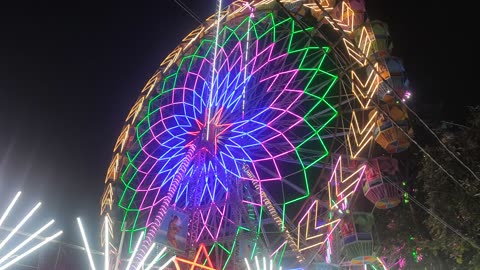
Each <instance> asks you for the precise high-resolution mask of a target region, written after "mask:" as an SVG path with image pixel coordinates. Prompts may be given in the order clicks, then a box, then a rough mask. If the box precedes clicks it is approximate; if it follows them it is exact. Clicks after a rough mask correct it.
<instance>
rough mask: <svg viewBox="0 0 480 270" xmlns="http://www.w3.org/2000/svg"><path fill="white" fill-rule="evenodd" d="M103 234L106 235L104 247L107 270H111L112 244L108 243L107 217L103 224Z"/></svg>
mask: <svg viewBox="0 0 480 270" xmlns="http://www.w3.org/2000/svg"><path fill="white" fill-rule="evenodd" d="M103 233H104V237H105V238H104V239H105V241H104V245H105V270H108V269H109V264H110V259H109V256H108V255H109V254H108V252H109V250H108V248H109V247H110V242H109V241H108V217H107V216H105V221H104V222H103Z"/></svg>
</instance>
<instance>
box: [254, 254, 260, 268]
mask: <svg viewBox="0 0 480 270" xmlns="http://www.w3.org/2000/svg"><path fill="white" fill-rule="evenodd" d="M255 265H256V266H257V269H260V264H259V263H258V258H257V256H255Z"/></svg>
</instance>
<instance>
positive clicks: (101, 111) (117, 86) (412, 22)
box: [0, 0, 475, 243]
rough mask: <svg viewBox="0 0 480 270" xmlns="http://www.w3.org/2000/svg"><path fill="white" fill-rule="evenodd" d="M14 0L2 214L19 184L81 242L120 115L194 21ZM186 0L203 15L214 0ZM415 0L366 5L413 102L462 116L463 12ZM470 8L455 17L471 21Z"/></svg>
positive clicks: (1, 83)
mask: <svg viewBox="0 0 480 270" xmlns="http://www.w3.org/2000/svg"><path fill="white" fill-rule="evenodd" d="M13 2H14V1H9V4H7V5H5V4H2V6H1V7H0V209H3V208H4V207H5V204H6V200H7V198H6V197H7V196H8V197H11V196H13V195H14V192H16V191H17V190H23V191H24V197H23V201H25V202H26V203H27V204H28V205H33V204H34V203H35V202H36V201H39V200H41V201H43V202H44V206H43V207H42V209H41V211H42V213H44V214H48V215H49V216H51V217H55V218H56V219H57V220H59V227H61V228H63V229H64V230H65V231H66V232H67V234H69V235H70V236H69V237H70V239H69V238H67V239H68V240H69V241H74V242H78V243H79V238H78V237H77V235H76V234H77V228H76V227H74V226H75V223H74V222H75V220H74V219H75V217H76V216H82V217H84V218H85V220H86V222H87V223H89V224H91V226H92V230H95V229H97V227H95V226H97V225H98V223H97V219H98V214H99V206H100V198H101V194H102V192H103V180H104V177H105V173H106V170H107V167H108V164H109V162H110V159H111V151H112V148H113V146H114V143H115V141H116V139H117V137H118V135H119V134H120V130H121V128H122V126H123V120H124V119H125V117H126V115H127V113H128V111H129V110H130V107H131V106H132V105H133V104H134V102H135V100H136V98H137V96H138V94H139V91H140V89H141V88H142V87H143V85H144V84H145V82H146V81H147V79H148V78H149V77H150V76H151V75H152V74H153V72H154V71H155V69H156V67H157V66H158V64H159V63H160V62H161V61H162V60H163V59H164V57H165V56H166V55H167V54H168V53H170V51H172V50H173V49H174V48H175V46H176V45H177V44H178V43H179V42H180V40H181V39H182V38H183V37H184V36H185V35H186V34H187V33H188V32H190V31H191V30H192V29H193V28H195V27H196V26H197V22H196V21H194V20H193V19H192V18H191V17H189V15H188V14H186V13H185V12H184V11H183V10H182V9H181V8H180V7H179V6H178V5H176V4H175V3H174V2H173V1H171V0H156V1H128V2H126V1H109V2H106V1H77V2H71V1H62V2H54V1H16V4H15V5H16V6H10V5H12V3H13ZM100 2H102V3H100ZM183 2H184V3H185V4H187V5H188V6H189V7H190V8H191V9H192V10H194V11H195V12H196V13H197V14H198V15H199V16H200V17H201V18H202V19H205V18H206V17H207V16H208V15H210V14H211V13H212V12H213V11H214V9H215V2H216V1H214V0H183ZM229 2H231V1H229ZM417 2H419V1H414V0H406V1H390V0H367V10H368V12H369V15H370V17H371V18H372V19H380V20H383V21H385V22H387V23H388V24H389V25H390V30H391V35H392V38H393V40H394V50H393V54H394V55H396V56H399V57H401V58H403V59H404V63H405V66H406V69H407V73H408V76H409V78H410V80H411V83H412V85H413V87H414V89H415V91H416V93H414V98H416V102H415V105H416V106H418V105H420V107H423V106H421V105H422V103H435V102H436V103H441V102H443V103H448V106H446V107H445V108H446V109H445V110H444V111H443V112H438V113H437V112H435V113H434V115H439V114H440V113H443V114H442V115H441V116H440V115H439V117H443V118H444V119H459V117H460V116H459V115H460V114H459V113H456V111H457V110H462V109H463V106H464V105H466V104H469V103H472V102H475V101H472V99H471V95H472V94H469V95H467V93H470V92H473V91H469V88H468V87H467V85H469V84H471V83H472V81H473V72H474V70H473V69H468V68H467V67H466V66H465V65H466V64H468V63H469V62H468V61H469V58H468V57H466V56H461V54H463V53H469V52H473V46H474V45H473V42H468V38H467V37H466V35H465V36H464V35H462V34H460V32H458V31H457V32H451V31H449V30H448V29H449V28H451V27H454V26H455V25H456V24H457V23H455V22H454V19H452V18H451V17H455V14H453V15H449V17H447V15H446V10H445V9H444V8H442V7H441V6H440V5H439V4H435V3H436V2H434V1H421V2H422V4H423V5H424V6H416V5H415V4H418V3H417ZM466 12H467V13H468V12H469V11H468V10H464V11H463V13H462V15H461V17H460V15H458V16H459V18H458V19H459V20H462V22H464V20H471V21H472V22H473V20H474V18H473V17H469V16H468V15H465V13H466ZM472 13H473V11H472ZM467 23H468V22H467ZM468 25H469V24H467V25H466V26H468ZM472 25H473V24H470V27H471V26H472ZM460 26H461V23H460ZM451 93H455V94H451ZM24 210H25V211H26V210H27V209H24ZM71 235H73V236H71Z"/></svg>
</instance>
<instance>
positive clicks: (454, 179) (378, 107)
mask: <svg viewBox="0 0 480 270" xmlns="http://www.w3.org/2000/svg"><path fill="white" fill-rule="evenodd" d="M277 2H279V0H277ZM315 3H316V4H317V6H318V7H319V8H320V9H321V10H322V11H323V12H324V13H325V14H326V16H328V17H330V19H331V22H332V23H333V24H334V25H335V27H337V28H338V29H339V31H340V32H341V34H342V37H345V36H346V34H345V32H344V31H343V29H342V28H341V27H340V26H339V25H338V24H337V22H336V21H335V20H334V19H333V17H332V16H331V15H330V14H329V13H328V12H327V11H326V10H325V9H324V8H323V7H322V6H321V4H320V3H318V0H315ZM282 7H283V5H282ZM288 14H289V16H292V15H291V14H290V12H288ZM309 37H310V35H309ZM361 55H362V56H363V57H364V58H365V60H366V61H367V62H368V64H369V65H370V66H373V65H372V62H371V60H370V59H368V58H367V57H366V56H365V55H364V53H363V52H361ZM373 70H374V71H375V73H376V74H377V75H378V76H379V78H381V79H382V80H383V82H384V83H386V84H387V86H388V88H390V89H391V90H393V87H392V86H391V85H390V83H389V82H388V81H387V80H385V79H384V78H383V77H382V76H381V75H380V73H379V71H378V70H377V69H375V68H374V69H373ZM393 93H394V94H395V95H396V97H397V98H398V97H399V96H398V94H396V93H395V91H393ZM372 101H373V100H372ZM403 104H404V105H405V107H406V108H407V110H408V111H410V112H411V113H412V115H413V116H415V117H416V118H417V119H419V120H420V122H421V123H422V124H423V126H425V127H426V128H427V130H428V131H429V132H430V133H432V134H433V135H434V136H435V138H436V139H437V141H439V142H440V144H441V145H442V146H443V148H445V149H446V150H447V152H448V153H449V154H450V155H452V156H453V157H454V158H455V159H456V160H457V161H458V162H459V163H460V164H461V165H462V166H463V167H465V168H466V169H467V170H468V171H469V172H470V173H471V174H472V175H473V176H474V177H475V178H476V179H477V180H479V181H480V179H479V178H478V176H477V175H476V174H475V173H474V172H473V171H472V170H471V169H470V168H469V167H468V166H467V165H466V164H465V163H463V162H462V161H461V160H460V159H459V158H458V157H457V156H456V155H455V154H454V153H453V152H451V150H450V149H448V148H447V146H446V145H445V144H443V142H442V141H441V140H440V138H438V136H437V135H436V134H435V133H434V132H433V130H431V128H430V127H429V126H428V125H427V124H426V123H425V122H424V121H423V120H422V119H421V118H420V117H419V116H418V115H417V114H416V113H415V112H414V111H413V110H412V109H411V108H410V107H409V106H407V105H406V104H405V103H403ZM375 105H376V107H377V109H380V110H381V111H382V112H383V113H384V114H385V115H386V116H387V117H388V118H389V120H390V121H391V122H392V123H393V124H394V125H395V126H396V127H397V128H399V129H400V130H401V131H402V132H403V133H404V134H405V135H406V136H407V138H409V139H410V140H411V141H412V142H413V143H414V144H415V145H416V146H417V147H419V148H420V150H421V151H422V152H423V153H424V154H426V155H427V156H428V157H429V158H430V159H432V161H433V162H434V163H435V164H436V165H437V166H439V167H440V169H441V170H442V171H443V172H445V173H446V174H447V175H448V176H449V177H450V178H451V179H452V180H453V181H454V182H455V183H456V184H458V185H459V186H460V187H461V188H462V189H463V190H465V191H467V190H466V189H465V187H464V186H463V185H462V184H461V183H460V182H459V181H458V180H457V179H456V178H455V177H454V176H453V175H451V174H450V173H448V172H447V170H446V169H445V168H443V167H442V166H441V165H440V163H438V162H437V161H436V160H434V159H433V157H432V156H431V155H430V154H428V153H427V152H426V150H425V149H424V148H422V147H421V146H420V145H419V144H418V143H417V142H416V141H415V140H413V138H412V137H411V136H409V135H408V134H407V133H406V132H405V131H404V130H403V129H402V128H400V127H399V126H398V124H397V123H395V121H393V119H391V117H390V115H388V114H386V113H385V111H384V110H383V109H381V108H380V106H379V105H378V104H376V103H375ZM465 185H467V186H469V185H468V184H465Z"/></svg>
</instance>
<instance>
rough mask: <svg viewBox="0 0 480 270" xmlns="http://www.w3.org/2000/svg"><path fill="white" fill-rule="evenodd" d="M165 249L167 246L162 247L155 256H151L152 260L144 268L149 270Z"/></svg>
mask: <svg viewBox="0 0 480 270" xmlns="http://www.w3.org/2000/svg"><path fill="white" fill-rule="evenodd" d="M165 250H167V247H164V248H163V249H162V250H161V251H160V253H158V254H157V256H155V258H153V260H152V262H151V263H150V264H149V265H148V266H147V268H145V270H150V268H152V267H153V266H154V265H155V263H156V262H157V260H158V258H160V256H162V255H163V253H164V252H165Z"/></svg>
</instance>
